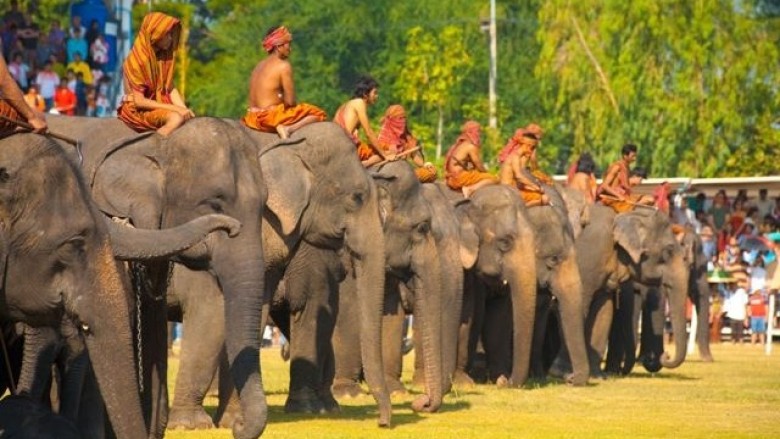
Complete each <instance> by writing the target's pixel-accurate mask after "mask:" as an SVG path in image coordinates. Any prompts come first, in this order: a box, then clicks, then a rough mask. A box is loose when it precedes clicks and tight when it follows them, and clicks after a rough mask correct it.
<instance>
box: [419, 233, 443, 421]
mask: <svg viewBox="0 0 780 439" xmlns="http://www.w3.org/2000/svg"><path fill="white" fill-rule="evenodd" d="M417 247H418V248H417V249H416V250H414V252H413V255H412V268H413V269H414V270H415V275H414V279H413V286H414V300H415V302H414V303H415V318H416V319H417V322H418V324H419V325H418V328H421V333H422V351H423V354H424V359H423V370H424V374H425V395H422V396H420V397H419V398H417V399H416V400H415V401H414V402H412V409H413V410H414V411H418V412H419V411H424V412H435V411H437V410H439V407H441V401H442V384H443V378H442V343H441V339H442V309H441V306H442V291H441V287H442V282H441V265H440V262H439V258H438V256H437V252H436V244H435V242H434V240H433V237H431V236H428V237H427V238H426V240H425V243H424V244H422V245H418V246H417Z"/></svg>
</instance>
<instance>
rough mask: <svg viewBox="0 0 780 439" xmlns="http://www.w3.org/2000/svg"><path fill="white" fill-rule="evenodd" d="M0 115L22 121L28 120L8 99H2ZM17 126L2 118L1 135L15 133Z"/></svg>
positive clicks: (0, 124)
mask: <svg viewBox="0 0 780 439" xmlns="http://www.w3.org/2000/svg"><path fill="white" fill-rule="evenodd" d="M0 116H5V117H7V118H9V119H13V120H18V121H20V122H27V120H25V118H24V117H22V115H21V114H19V112H18V111H16V109H15V108H14V107H12V106H11V105H10V104H9V103H8V102H7V101H4V100H0ZM16 128H17V126H16V125H15V124H12V123H11V122H7V121H5V120H0V137H5V136H7V135H9V134H13V132H14V131H16Z"/></svg>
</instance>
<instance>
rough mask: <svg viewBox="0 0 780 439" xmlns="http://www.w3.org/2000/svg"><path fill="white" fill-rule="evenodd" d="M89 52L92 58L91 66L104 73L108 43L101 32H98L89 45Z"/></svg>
mask: <svg viewBox="0 0 780 439" xmlns="http://www.w3.org/2000/svg"><path fill="white" fill-rule="evenodd" d="M89 54H90V57H91V58H92V68H93V69H95V70H100V71H101V72H104V73H105V67H106V64H107V63H108V43H107V42H106V39H105V37H104V36H103V34H98V36H97V38H95V41H93V42H92V44H90V46H89Z"/></svg>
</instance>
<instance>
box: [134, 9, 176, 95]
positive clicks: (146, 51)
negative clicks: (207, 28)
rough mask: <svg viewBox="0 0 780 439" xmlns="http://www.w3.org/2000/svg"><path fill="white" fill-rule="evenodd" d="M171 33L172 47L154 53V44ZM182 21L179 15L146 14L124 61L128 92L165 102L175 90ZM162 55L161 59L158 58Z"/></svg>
mask: <svg viewBox="0 0 780 439" xmlns="http://www.w3.org/2000/svg"><path fill="white" fill-rule="evenodd" d="M169 32H170V33H171V37H172V38H173V42H172V44H171V47H170V49H168V50H166V51H164V52H162V53H160V52H157V53H156V52H155V49H154V44H155V43H156V42H158V41H159V40H160V39H161V38H163V37H164V36H165V35H166V34H168V33H169ZM180 35H181V23H180V22H179V20H178V19H177V18H174V17H171V16H170V15H166V14H163V13H161V12H152V13H150V14H147V15H146V16H145V17H144V21H143V22H142V23H141V29H140V30H139V31H138V36H137V37H136V39H135V43H133V48H132V50H131V51H130V55H128V57H127V59H126V60H125V64H124V75H125V85H126V88H127V90H126V91H127V92H128V93H129V92H130V91H136V92H140V93H143V95H144V96H145V97H147V98H150V99H154V100H156V101H158V102H163V101H165V100H166V99H167V98H168V95H169V94H170V92H171V90H172V89H173V64H174V60H175V56H174V54H175V52H176V49H177V48H178V47H179V37H180ZM158 56H159V58H158Z"/></svg>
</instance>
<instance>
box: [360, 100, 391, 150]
mask: <svg viewBox="0 0 780 439" xmlns="http://www.w3.org/2000/svg"><path fill="white" fill-rule="evenodd" d="M355 112H357V117H358V121H359V122H360V127H361V128H363V132H364V133H366V137H368V144H369V146H370V147H371V149H373V150H374V152H375V153H376V154H377V155H378V156H379V157H382V159H383V160H387V156H386V155H385V152H384V151H382V148H380V147H379V141H378V140H377V138H376V134H374V130H372V129H371V124H370V123H369V122H368V115H367V114H366V106H365V105H357V106H356V107H355Z"/></svg>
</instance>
